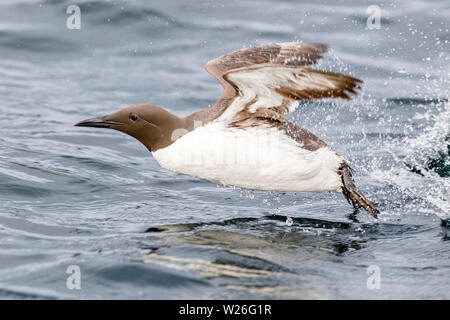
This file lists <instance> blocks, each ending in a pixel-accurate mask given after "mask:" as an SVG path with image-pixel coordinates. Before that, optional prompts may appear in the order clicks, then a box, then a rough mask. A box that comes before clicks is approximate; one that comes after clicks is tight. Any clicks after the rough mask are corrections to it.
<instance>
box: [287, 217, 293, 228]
mask: <svg viewBox="0 0 450 320" xmlns="http://www.w3.org/2000/svg"><path fill="white" fill-rule="evenodd" d="M293 224H294V220H292V218H291V217H286V225H287V226H288V227H290V226H292V225H293Z"/></svg>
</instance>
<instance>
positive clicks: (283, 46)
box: [205, 42, 328, 102]
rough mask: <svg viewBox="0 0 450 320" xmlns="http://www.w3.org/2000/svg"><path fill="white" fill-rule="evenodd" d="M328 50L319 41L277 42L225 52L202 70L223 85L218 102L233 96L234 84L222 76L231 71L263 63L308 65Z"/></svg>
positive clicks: (234, 91)
mask: <svg viewBox="0 0 450 320" xmlns="http://www.w3.org/2000/svg"><path fill="white" fill-rule="evenodd" d="M327 51H328V47H327V46H326V45H324V44H321V43H302V42H286V43H277V44H273V45H266V46H261V47H251V48H246V49H241V50H237V51H234V52H232V53H228V54H226V55H224V56H221V57H219V58H216V59H214V60H211V61H209V62H208V64H207V65H206V67H205V69H206V71H208V72H209V73H210V74H212V75H213V76H214V77H215V78H216V79H217V80H219V82H220V83H221V84H222V86H223V87H224V92H223V94H222V96H221V97H220V98H219V100H218V102H219V101H220V100H221V99H230V98H233V97H234V96H235V95H236V90H235V89H234V87H233V86H232V85H231V84H230V83H229V82H228V81H227V80H226V79H224V77H223V76H224V75H225V74H226V73H228V72H230V71H233V70H236V69H240V68H245V67H252V66H257V65H260V66H261V65H265V64H270V65H274V66H276V65H278V66H281V65H285V66H306V65H311V64H315V63H316V62H317V60H319V59H320V58H322V55H323V54H324V53H325V52H327Z"/></svg>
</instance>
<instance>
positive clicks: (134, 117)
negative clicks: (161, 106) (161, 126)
mask: <svg viewBox="0 0 450 320" xmlns="http://www.w3.org/2000/svg"><path fill="white" fill-rule="evenodd" d="M130 119H131V120H132V121H136V120H137V119H138V116H137V115H135V114H131V115H130Z"/></svg>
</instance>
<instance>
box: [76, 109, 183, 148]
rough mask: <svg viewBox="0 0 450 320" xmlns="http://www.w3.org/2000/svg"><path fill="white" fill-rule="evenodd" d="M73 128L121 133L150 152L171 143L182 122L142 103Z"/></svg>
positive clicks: (167, 113) (89, 120)
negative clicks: (88, 128)
mask: <svg viewBox="0 0 450 320" xmlns="http://www.w3.org/2000/svg"><path fill="white" fill-rule="evenodd" d="M75 126H77V127H93V128H109V129H114V130H118V131H122V132H124V133H126V134H128V135H130V136H132V137H134V138H136V139H137V140H139V141H140V142H141V143H142V144H144V145H145V146H146V147H147V149H149V150H150V151H156V150H157V149H160V148H164V147H166V146H168V145H170V144H171V143H172V142H173V139H172V133H173V132H174V131H175V130H177V129H178V128H180V127H182V120H181V119H180V118H179V117H177V116H175V115H173V114H171V113H170V112H168V111H166V110H164V109H163V108H160V107H158V106H155V105H152V104H147V103H143V104H135V105H132V106H129V107H126V108H123V109H121V110H119V111H117V112H115V113H112V114H109V115H106V116H104V117H101V118H91V119H87V120H84V121H81V122H78V123H77V124H75Z"/></svg>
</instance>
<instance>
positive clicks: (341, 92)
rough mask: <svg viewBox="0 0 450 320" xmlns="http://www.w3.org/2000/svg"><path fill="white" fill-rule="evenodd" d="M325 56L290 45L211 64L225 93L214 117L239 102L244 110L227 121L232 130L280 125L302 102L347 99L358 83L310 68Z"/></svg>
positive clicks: (314, 46)
mask: <svg viewBox="0 0 450 320" xmlns="http://www.w3.org/2000/svg"><path fill="white" fill-rule="evenodd" d="M327 50H328V47H327V46H326V45H324V44H319V43H302V42H288V43H278V44H275V45H267V46H261V47H252V48H247V49H242V50H238V51H235V52H232V53H229V54H226V55H224V56H222V57H219V58H217V59H214V60H212V61H210V62H209V63H208V64H207V65H206V70H207V71H208V72H209V73H211V74H212V75H213V76H214V77H216V78H217V79H218V80H219V81H220V83H221V84H222V86H223V87H224V91H223V93H222V96H221V97H220V98H219V100H217V102H216V104H215V105H214V107H213V108H212V109H210V112H211V114H214V115H215V116H220V115H222V114H223V113H224V112H225V110H226V109H227V108H228V107H229V106H230V105H231V104H232V102H233V101H234V100H235V99H236V98H237V97H239V98H240V100H242V101H240V104H239V106H242V108H233V110H232V111H228V110H227V113H228V114H229V115H228V116H227V117H226V119H225V120H226V121H228V122H229V123H232V124H233V125H234V124H236V123H238V122H240V121H245V122H246V123H248V122H249V121H250V122H251V120H252V118H255V117H258V118H261V117H267V118H270V119H273V120H281V119H282V115H283V114H286V113H289V112H292V111H293V110H294V109H295V108H296V106H297V105H298V100H310V99H319V98H327V97H336V98H337V97H340V98H344V99H349V97H350V95H351V94H356V91H355V89H357V88H358V84H359V83H360V82H361V81H360V80H358V79H356V78H353V77H349V76H346V75H341V74H337V73H331V72H326V71H320V70H313V69H309V68H307V67H306V66H307V65H311V64H315V63H316V62H317V61H318V60H319V59H320V58H321V57H322V55H323V54H324V53H325V52H326V51H327Z"/></svg>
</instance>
